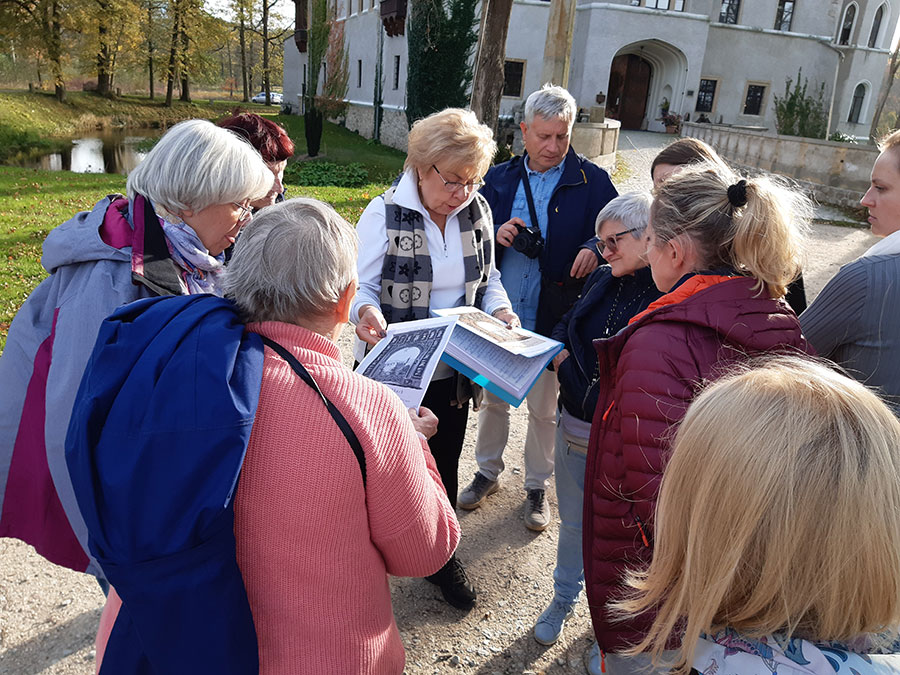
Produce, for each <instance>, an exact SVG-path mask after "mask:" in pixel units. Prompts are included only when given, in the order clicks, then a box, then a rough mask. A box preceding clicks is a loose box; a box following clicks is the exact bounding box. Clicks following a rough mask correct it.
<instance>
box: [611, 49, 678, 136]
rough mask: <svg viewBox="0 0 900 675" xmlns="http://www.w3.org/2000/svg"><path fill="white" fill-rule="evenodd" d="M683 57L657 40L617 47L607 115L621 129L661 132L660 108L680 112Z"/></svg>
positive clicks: (612, 68)
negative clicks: (618, 122) (617, 121)
mask: <svg viewBox="0 0 900 675" xmlns="http://www.w3.org/2000/svg"><path fill="white" fill-rule="evenodd" d="M687 72H688V64H687V58H686V57H685V55H684V52H682V51H681V50H680V49H678V48H677V47H675V46H674V45H672V44H670V43H668V42H664V41H662V40H658V39H655V38H654V39H649V40H641V41H639V42H633V43H631V44H629V45H626V46H624V47H622V48H621V49H619V50H618V51H617V52H616V55H615V57H614V58H613V60H612V62H611V63H610V69H609V85H608V87H607V91H608V92H609V94H608V98H607V103H606V114H607V116H608V117H611V118H613V119H617V120H619V121H620V122H621V123H622V128H623V129H647V130H650V131H664V130H665V127H664V126H663V124H662V122H661V121H660V117H661V116H662V110H663V109H668V110H669V111H671V112H673V113H678V114H681V115H684V114H685V113H688V112H689V110H688V109H687V108H686V105H685V94H686V91H685V85H686V80H687Z"/></svg>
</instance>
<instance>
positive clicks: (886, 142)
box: [878, 130, 900, 152]
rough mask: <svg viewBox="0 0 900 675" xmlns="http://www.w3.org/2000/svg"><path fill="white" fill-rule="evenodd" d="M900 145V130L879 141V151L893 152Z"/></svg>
mask: <svg viewBox="0 0 900 675" xmlns="http://www.w3.org/2000/svg"><path fill="white" fill-rule="evenodd" d="M898 145H900V130H897V131H892V132H891V133H889V134H888V135H887V136H884V137H883V138H882V139H881V140H880V141H878V149H879V150H880V151H881V152H885V151H887V150H893V149H894V148H896V147H897V146H898Z"/></svg>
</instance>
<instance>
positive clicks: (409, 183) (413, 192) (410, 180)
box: [394, 168, 475, 221]
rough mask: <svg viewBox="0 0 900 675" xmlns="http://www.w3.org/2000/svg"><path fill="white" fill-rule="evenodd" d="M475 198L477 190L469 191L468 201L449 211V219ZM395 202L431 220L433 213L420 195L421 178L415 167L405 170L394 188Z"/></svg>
mask: <svg viewBox="0 0 900 675" xmlns="http://www.w3.org/2000/svg"><path fill="white" fill-rule="evenodd" d="M473 199H475V192H471V193H469V197H468V199H466V201H464V202H463V203H462V204H460V205H459V206H457V207H456V208H455V209H453V210H452V211H451V212H450V213H448V214H447V220H448V221H449V220H450V219H451V218H452V217H453V216H455V215H456V214H457V213H459V212H460V211H462V210H463V209H464V208H466V207H467V206H468V205H469V204H471V203H472V200H473ZM394 203H395V204H396V205H397V206H402V207H403V208H405V209H412V210H413V211H418V212H419V213H421V214H422V215H423V216H427V217H428V219H429V220H431V214H429V213H428V209H426V208H425V206H424V204H422V198H421V197H420V196H419V178H418V175H417V174H416V170H415V169H414V168H409V169H407V170H406V171H404V172H403V177H402V178H401V179H400V182H399V183H398V184H397V189H396V190H394Z"/></svg>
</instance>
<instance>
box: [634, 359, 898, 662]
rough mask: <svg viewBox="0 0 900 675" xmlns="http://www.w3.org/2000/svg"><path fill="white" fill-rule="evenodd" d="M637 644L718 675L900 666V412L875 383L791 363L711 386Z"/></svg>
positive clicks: (653, 568) (668, 491) (673, 489)
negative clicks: (899, 648)
mask: <svg viewBox="0 0 900 675" xmlns="http://www.w3.org/2000/svg"><path fill="white" fill-rule="evenodd" d="M627 584H628V586H630V587H631V589H633V591H634V592H633V594H632V595H631V597H629V598H628V599H626V600H624V601H622V602H619V603H618V604H617V607H618V609H619V610H620V611H622V612H623V614H625V615H626V616H628V615H634V614H638V613H640V612H643V611H646V610H648V609H651V608H652V609H653V610H655V611H656V612H657V614H656V618H655V619H654V621H653V624H652V625H651V627H650V629H649V631H648V633H647V635H646V637H645V638H644V639H643V640H642V641H641V642H640V643H639V644H638V645H636V647H635V648H634V649H633V650H632V652H634V653H636V652H639V651H644V650H646V651H649V652H650V654H652V655H653V657H654V660H655V661H656V663H657V665H660V656H661V654H662V653H663V651H664V650H665V648H666V646H667V643H669V644H670V646H671V640H672V639H675V640H679V639H681V638H682V636H683V643H682V645H681V648H680V650H679V651H678V653H677V657H676V659H675V663H674V664H667V665H675V666H677V667H678V670H679V671H680V672H686V671H687V670H689V669H690V668H694V669H696V670H697V671H699V672H701V673H704V674H705V675H712V673H714V672H722V673H726V672H727V673H734V674H737V675H756V674H760V675H768V674H769V673H775V672H778V673H781V674H782V675H783V674H785V673H817V674H821V675H834V673H835V672H837V673H856V674H864V673H870V672H874V669H875V667H877V668H878V669H879V670H880V671H881V672H885V670H884V669H885V668H887V669H888V671H889V672H897V671H898V670H900V656H890V657H887V656H871V655H870V653H871V652H872V651H877V650H880V651H893V650H892V649H891V648H890V646H891V644H890V643H891V642H892V641H893V640H895V639H896V635H897V627H898V626H900V422H898V421H897V419H896V418H895V417H894V416H893V415H892V414H891V412H890V410H889V409H888V408H887V406H886V405H885V404H884V403H883V402H882V401H881V400H879V399H878V397H877V396H876V395H875V394H873V393H872V392H871V391H869V390H868V389H866V388H865V387H863V386H862V385H860V384H859V383H857V382H856V381H854V380H852V379H850V378H848V377H845V376H843V375H841V374H839V373H836V372H835V371H833V370H831V369H829V368H828V367H827V366H826V365H824V364H822V363H818V362H814V361H809V360H801V359H797V358H789V357H781V358H777V359H773V360H771V361H770V362H768V363H766V364H764V365H763V366H762V367H759V368H756V369H750V370H745V371H744V372H739V373H736V374H734V375H732V376H729V377H727V378H723V379H721V380H719V381H718V382H716V383H715V384H713V385H711V386H710V387H709V388H708V389H707V390H706V391H705V392H704V393H702V394H701V395H700V396H699V397H698V398H697V399H696V401H695V402H694V403H693V404H692V405H691V407H690V409H689V410H688V412H687V415H685V418H684V422H683V423H682V424H681V427H680V429H679V431H678V434H677V437H676V440H675V443H674V450H673V452H672V457H671V459H670V460H669V463H668V466H667V468H666V473H665V477H664V478H663V481H662V487H661V489H660V497H659V504H658V507H657V514H656V546H655V550H654V553H653V562H652V564H651V565H650V567H649V570H646V571H636V572H634V573H632V574H631V575H630V576H629V577H628V578H627Z"/></svg>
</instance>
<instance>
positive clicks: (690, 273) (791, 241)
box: [583, 164, 811, 675]
mask: <svg viewBox="0 0 900 675" xmlns="http://www.w3.org/2000/svg"><path fill="white" fill-rule="evenodd" d="M810 213H811V208H810V204H809V201H808V200H807V199H806V198H805V197H803V196H802V195H801V194H799V193H797V192H794V191H792V190H789V189H787V188H785V187H783V186H782V185H780V184H778V183H776V182H775V181H774V180H772V179H770V178H765V177H760V178H754V179H747V180H744V179H741V178H740V176H738V175H736V174H734V173H733V172H731V171H730V170H729V169H728V168H727V167H724V166H721V165H713V164H699V165H696V167H694V168H688V169H685V170H684V171H683V172H680V173H678V174H676V175H675V176H674V177H673V178H671V179H670V180H668V181H666V182H664V183H663V184H662V185H660V186H659V187H657V188H656V192H655V199H654V202H653V206H652V209H651V219H650V227H648V228H647V231H648V233H649V237H648V242H647V245H648V249H647V256H648V258H649V260H650V267H651V270H652V272H653V280H654V281H655V282H656V285H657V287H658V288H659V289H660V290H661V291H663V292H665V293H666V295H664V296H663V297H662V298H660V299H659V300H657V301H656V302H654V303H653V304H651V305H650V307H649V308H648V309H647V310H646V311H644V312H642V313H641V314H638V315H637V316H635V317H634V318H633V319H632V320H631V322H630V324H629V325H628V326H627V327H626V328H624V329H623V330H622V331H621V332H619V333H618V334H617V335H616V336H614V337H612V338H608V339H601V340H596V341H595V343H594V345H595V348H596V350H597V355H598V358H599V377H600V378H604V379H605V380H606V381H607V386H606V387H605V388H604V391H605V392H606V393H605V397H604V396H602V395H601V398H600V400H599V403H598V405H597V409H596V412H595V413H594V420H593V426H592V428H591V438H590V443H589V448H588V459H587V468H586V472H585V483H584V499H585V501H584V509H585V511H584V523H583V527H584V529H583V535H584V568H585V570H584V571H585V580H586V585H587V591H588V601H589V604H590V607H591V618H592V620H593V624H594V632H595V634H596V636H597V641H598V642H599V644H600V648H601V650H603V652H604V660H605V663H604V667H605V672H607V673H609V674H610V675H619V673H630V672H633V670H634V669H635V668H636V667H640V666H642V665H643V663H636V662H635V660H640V659H641V656H638V657H622V656H619V655H617V654H616V653H615V652H617V651H620V650H621V649H622V648H624V647H625V646H627V645H629V644H635V643H637V642H639V641H640V640H641V639H642V638H643V637H644V634H645V630H646V628H647V627H648V626H649V624H650V623H651V622H652V620H653V617H652V616H646V615H644V616H642V617H640V618H638V619H632V620H629V621H626V622H615V621H613V620H612V617H611V616H610V614H609V613H608V611H607V608H606V605H607V603H608V602H609V600H610V599H612V598H613V597H615V596H616V594H617V593H618V591H619V589H620V588H621V585H622V577H623V572H624V570H625V569H626V568H627V567H632V568H633V567H639V566H643V565H645V564H646V563H649V561H650V558H651V555H652V550H653V549H652V547H653V523H652V518H653V512H654V509H655V507H656V499H657V494H658V490H659V483H660V480H661V479H662V473H663V468H664V467H665V463H666V459H667V454H668V449H669V441H670V439H671V437H672V434H673V433H674V431H675V429H676V428H677V425H678V424H679V422H680V421H681V419H682V417H683V416H684V413H685V410H686V409H687V407H688V404H689V403H690V402H691V400H692V399H693V398H694V395H695V394H696V393H697V392H698V390H699V388H700V385H701V383H702V382H704V381H708V380H710V379H715V378H716V377H717V376H719V375H721V374H722V373H723V372H724V371H726V370H727V368H728V365H729V364H731V363H734V362H735V361H737V360H740V359H743V358H746V357H747V356H754V355H759V354H760V353H763V352H773V351H779V352H789V351H798V350H799V351H804V352H810V351H811V348H810V347H809V346H808V345H807V343H806V341H805V339H804V338H803V336H802V335H801V331H800V324H799V323H798V322H797V317H796V315H795V314H794V312H793V311H792V310H791V309H790V308H789V307H788V306H787V304H786V303H785V302H784V301H783V299H782V298H783V296H784V293H785V287H786V286H787V284H788V283H789V282H790V281H791V280H792V279H794V278H795V277H796V275H797V273H798V271H799V269H800V262H801V250H802V245H803V228H804V227H805V223H806V222H807V221H808V219H809V215H810ZM722 536H726V537H727V536H728V533H727V532H723V533H722Z"/></svg>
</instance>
